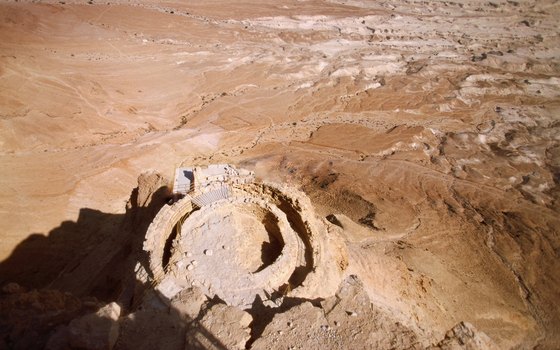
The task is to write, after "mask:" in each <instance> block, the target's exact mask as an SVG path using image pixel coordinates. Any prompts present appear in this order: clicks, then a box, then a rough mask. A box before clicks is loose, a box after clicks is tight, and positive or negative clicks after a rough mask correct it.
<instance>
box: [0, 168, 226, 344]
mask: <svg viewBox="0 0 560 350" xmlns="http://www.w3.org/2000/svg"><path fill="white" fill-rule="evenodd" d="M138 183H139V185H138V187H137V188H135V189H134V190H133V191H132V194H131V197H130V200H129V202H128V204H127V208H126V212H125V214H109V213H103V212H100V211H97V210H93V209H88V208H84V209H82V210H80V214H79V217H78V220H77V221H76V222H72V221H65V222H63V223H61V224H60V226H58V227H56V228H54V229H53V230H51V231H50V232H49V234H48V236H44V235H41V234H37V233H33V234H31V235H30V236H29V237H28V238H27V239H25V240H24V241H22V242H21V243H20V244H19V245H18V246H17V247H16V249H14V251H13V253H12V254H11V255H10V256H9V257H8V258H7V259H6V260H4V261H2V262H1V263H0V288H1V290H0V349H39V348H47V349H73V348H80V349H106V348H114V349H185V348H189V349H206V348H209V347H210V348H214V349H225V348H226V347H225V346H224V345H223V344H222V343H221V342H220V340H218V339H217V338H216V337H215V336H214V335H213V334H212V333H211V332H209V331H208V330H207V329H206V328H205V327H203V326H202V325H201V324H200V323H199V320H200V316H202V315H199V316H197V315H196V314H193V313H192V312H191V313H189V312H185V310H182V309H181V308H177V307H175V306H174V305H177V304H176V303H175V304H174V303H173V302H172V301H170V300H167V299H166V298H165V297H164V296H162V295H161V294H160V293H159V292H158V291H157V290H155V289H154V288H152V286H151V285H149V284H147V283H144V282H142V281H139V280H138V279H137V274H136V272H135V270H136V269H137V268H138V266H139V265H143V266H144V267H145V268H146V270H147V271H149V269H147V256H145V255H144V252H143V250H142V244H143V241H144V237H145V234H146V231H147V229H148V226H149V224H150V223H151V221H152V220H153V218H154V217H155V215H156V214H157V212H158V211H159V210H160V209H161V207H162V206H164V205H167V204H166V203H167V202H168V201H169V199H170V198H171V196H170V191H169V189H168V187H167V186H166V183H167V181H166V180H165V179H164V178H163V177H161V176H160V175H158V174H143V175H141V176H140V177H139V179H138ZM208 303H212V301H209V302H208ZM207 309H209V307H208V306H207ZM200 313H201V314H202V312H200ZM201 339H202V341H201ZM209 345H210V346H209Z"/></svg>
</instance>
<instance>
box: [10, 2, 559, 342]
mask: <svg viewBox="0 0 560 350" xmlns="http://www.w3.org/2000/svg"><path fill="white" fill-rule="evenodd" d="M558 18H560V3H558V2H557V1H553V0H538V1H537V0H527V1H524V0H518V1H512V0H507V1H505V0H491V1H479V0H468V1H456V2H453V1H417V0H396V1H366V0H346V1H344V0H323V1H319V0H309V1H305V0H286V1H255V0H244V1H231V2H230V1H223V0H207V1H189V2H179V1H147V0H145V1H143V0H139V1H137V2H134V1H123V0H117V1H115V0H107V1H104V2H102V1H98V0H91V1H89V2H87V1H73V0H64V1H22V0H19V1H17V0H16V1H2V2H0V237H1V244H0V261H2V262H1V263H0V284H5V283H8V282H16V283H18V284H19V285H21V286H23V287H25V288H28V289H29V288H31V289H32V288H39V289H40V288H54V287H57V288H58V289H60V290H62V291H69V292H72V293H75V294H76V295H77V296H78V297H83V296H84V295H88V293H90V294H95V293H93V292H92V291H82V292H81V293H82V294H81V295H80V293H78V292H76V290H75V289H73V287H71V286H72V285H73V284H72V282H71V281H70V282H68V278H66V280H64V276H62V277H61V275H60V273H61V272H60V271H69V270H71V266H70V267H69V264H73V263H74V264H75V262H76V261H79V260H80V259H81V257H84V256H87V255H88V253H89V252H91V251H92V250H94V249H95V248H96V247H98V246H99V245H100V244H103V242H105V241H106V240H108V239H109V240H110V239H112V238H111V237H112V235H115V234H116V232H118V229H119V227H121V226H119V225H121V220H122V217H123V216H125V214H126V212H127V211H126V206H127V201H128V200H129V197H130V195H131V192H132V190H133V189H134V188H135V187H136V186H138V183H137V179H138V176H139V174H141V173H143V172H146V171H154V172H158V173H160V174H163V175H164V176H165V177H167V178H168V179H171V178H172V176H173V172H174V169H175V168H176V167H178V166H181V165H207V164H212V163H230V164H235V165H236V166H238V167H240V168H245V169H249V170H252V171H254V172H255V173H256V175H257V177H258V178H260V179H263V180H268V181H275V182H283V183H287V184H289V185H291V186H295V187H297V188H299V189H301V190H303V191H304V192H305V193H306V194H307V195H308V196H309V197H310V198H311V201H312V203H313V205H314V207H315V210H316V211H317V213H318V215H319V216H321V217H327V216H329V215H334V216H331V218H332V217H335V218H336V220H337V221H338V223H339V224H340V225H341V226H343V227H344V230H342V231H341V233H340V234H341V235H343V239H344V242H345V244H346V247H347V249H348V259H349V265H348V270H347V274H348V275H353V276H354V275H355V276H358V277H359V279H360V280H361V282H362V283H363V289H364V291H365V293H366V294H367V297H368V298H369V299H370V300H371V302H372V303H373V305H374V306H375V307H376V308H377V309H379V310H383V312H384V313H385V314H386V315H390V317H391V320H398V322H399V324H402V325H403V327H405V326H406V327H408V328H409V329H414V331H415V332H416V334H419V335H420V336H421V337H422V339H423V342H421V343H422V344H428V345H429V344H436V343H437V342H438V340H440V339H442V338H443V337H444V336H445V334H446V332H447V331H448V330H450V329H451V328H453V327H454V326H455V325H456V324H458V323H459V322H461V321H465V322H468V323H470V324H472V325H474V327H476V329H477V330H478V331H480V332H483V333H484V334H486V335H487V336H488V337H489V338H490V339H491V341H492V342H493V343H495V344H496V346H497V347H498V348H506V349H507V348H522V349H525V348H542V349H554V348H558V347H560V303H559V302H558V301H559V300H560V260H559V253H560V237H559V232H560V202H559V198H560V192H559V187H558V185H559V181H560V22H559V21H558ZM104 269H107V266H91V274H92V275H95V274H96V273H98V272H99V271H101V270H103V271H104ZM101 294H103V293H100V294H99V295H96V296H97V297H98V298H100V299H103V298H102V296H101ZM109 294H110V293H109ZM109 294H104V295H109ZM350 294H351V293H350ZM360 295H361V294H360ZM104 301H105V302H110V301H111V300H108V299H107V300H104ZM305 307H307V306H305V305H300V306H298V308H299V309H297V310H295V311H293V312H295V313H296V314H297V312H303V313H304V314H309V313H312V312H313V311H309V310H308V311H305V310H304V309H305ZM302 310H303V311H302ZM384 317H385V316H384ZM364 322H367V320H365V321H364ZM391 322H392V321H391ZM274 325H275V323H274V322H272V323H271V326H270V327H273V326H274ZM271 329H273V328H271ZM390 331H395V332H397V331H398V327H397V329H391V330H390ZM271 332H272V330H270V331H266V330H265V331H264V332H262V335H263V338H262V339H258V340H257V339H251V342H250V343H251V344H253V345H254V347H255V348H262V347H267V346H270V344H273V343H274V342H273V340H274V339H275V338H274V337H273V336H272V335H273V333H271ZM267 334H268V335H267ZM300 336H301V337H304V335H300ZM288 338H289V337H287V338H286V339H288ZM274 341H277V340H274ZM286 341H287V340H286ZM121 344H122V343H121ZM267 344H268V345H267ZM0 345H1V344H0ZM8 345H9V344H8ZM401 345H402V347H405V344H404V343H403V344H401ZM301 346H303V347H304V348H305V344H304V343H302V344H301ZM379 346H380V347H384V345H379ZM398 347H399V346H397V348H398ZM311 348H313V347H311ZM333 348H335V346H334V345H333Z"/></svg>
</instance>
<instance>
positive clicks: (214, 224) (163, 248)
mask: <svg viewBox="0 0 560 350" xmlns="http://www.w3.org/2000/svg"><path fill="white" fill-rule="evenodd" d="M225 166H226V167H229V168H226V169H229V170H230V171H229V173H228V174H226V175H225V176H215V177H214V178H213V179H209V178H208V177H204V181H196V180H197V172H196V171H195V172H194V180H195V181H194V183H195V186H191V189H192V187H194V189H192V190H191V191H189V192H188V193H187V194H186V195H185V196H184V197H183V198H182V199H180V200H179V201H177V202H175V203H174V204H172V205H169V206H165V207H163V208H162V209H161V211H160V212H159V213H158V214H157V216H156V217H155V219H154V221H153V222H152V224H151V225H150V227H149V229H148V232H147V234H146V240H145V242H144V250H145V251H146V252H147V253H148V255H149V270H150V271H147V276H150V277H149V280H150V281H149V282H151V283H152V284H153V285H154V286H155V288H156V289H157V290H158V291H159V292H160V293H161V294H162V295H163V296H164V297H166V298H168V299H171V298H172V297H173V296H174V295H176V294H177V293H179V292H180V291H181V290H183V289H187V288H191V287H198V288H200V289H201V290H202V291H203V292H204V293H205V294H206V295H207V296H208V297H210V298H213V297H218V298H220V299H222V300H223V301H225V302H226V303H227V304H229V305H234V306H240V307H246V308H248V307H250V306H251V305H252V304H253V303H254V302H255V299H256V298H257V297H259V298H260V299H261V300H262V301H263V302H265V303H269V304H270V305H275V304H276V303H277V302H278V300H281V298H282V297H283V296H292V297H300V298H319V297H327V296H330V295H332V294H334V292H335V290H336V288H337V286H338V284H339V282H340V281H341V279H342V273H343V269H344V268H345V266H346V265H347V262H346V261H347V258H346V253H345V250H344V248H343V246H344V245H343V244H342V243H341V242H340V240H339V238H338V236H336V235H334V234H333V233H328V232H327V229H326V226H325V224H324V222H323V221H322V220H319V219H318V218H317V217H316V216H315V213H314V211H313V208H312V206H311V202H310V200H309V198H308V197H307V196H306V195H305V194H304V193H303V192H301V191H299V190H297V189H295V188H292V187H289V186H286V185H278V184H273V183H261V182H256V181H254V179H253V177H252V176H249V177H247V176H245V177H243V178H242V181H240V177H239V176H238V172H237V171H236V169H235V168H233V167H231V166H228V165H225ZM200 173H203V171H202V172H200Z"/></svg>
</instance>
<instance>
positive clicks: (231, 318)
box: [186, 304, 253, 350]
mask: <svg viewBox="0 0 560 350" xmlns="http://www.w3.org/2000/svg"><path fill="white" fill-rule="evenodd" d="M252 321H253V318H252V317H251V315H250V314H249V313H247V312H245V311H243V310H241V309H239V308H236V307H234V306H228V305H225V304H217V305H214V306H212V308H211V309H209V310H208V311H207V312H206V314H205V315H204V317H203V318H202V319H201V320H200V323H199V324H196V325H193V327H192V328H191V329H190V330H188V331H187V341H186V348H187V349H190V348H193V347H196V346H198V347H201V348H204V349H216V350H217V349H224V348H225V349H245V344H246V343H247V341H248V340H249V338H250V337H251V335H250V332H251V329H250V328H249V325H250V324H251V322H252Z"/></svg>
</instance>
